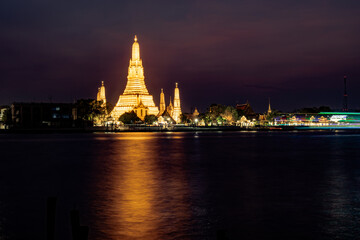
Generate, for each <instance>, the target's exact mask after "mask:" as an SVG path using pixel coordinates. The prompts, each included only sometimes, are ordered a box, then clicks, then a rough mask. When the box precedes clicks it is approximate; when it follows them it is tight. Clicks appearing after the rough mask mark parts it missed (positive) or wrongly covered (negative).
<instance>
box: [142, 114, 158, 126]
mask: <svg viewBox="0 0 360 240" xmlns="http://www.w3.org/2000/svg"><path fill="white" fill-rule="evenodd" d="M144 121H145V123H147V124H153V123H154V122H156V121H157V117H156V116H155V115H146V116H145V119H144Z"/></svg>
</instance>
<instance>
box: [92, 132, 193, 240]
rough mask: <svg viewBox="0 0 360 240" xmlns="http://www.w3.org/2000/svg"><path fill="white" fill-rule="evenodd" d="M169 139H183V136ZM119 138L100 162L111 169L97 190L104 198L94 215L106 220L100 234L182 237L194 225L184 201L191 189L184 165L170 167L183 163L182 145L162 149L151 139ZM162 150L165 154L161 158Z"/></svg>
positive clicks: (114, 236) (139, 137) (138, 137)
mask: <svg viewBox="0 0 360 240" xmlns="http://www.w3.org/2000/svg"><path fill="white" fill-rule="evenodd" d="M155 136H156V135H155ZM168 137H169V136H166V138H168ZM97 138H98V139H99V140H100V139H101V140H107V139H106V137H105V138H104V137H101V138H99V137H97ZM171 138H173V139H182V135H174V136H171ZM116 139H117V140H118V141H115V142H111V143H109V144H108V146H107V147H108V148H109V149H110V152H111V155H110V156H106V157H100V158H101V159H102V160H103V161H106V162H107V163H108V164H109V169H108V171H109V172H108V173H107V176H106V177H105V178H104V180H103V181H100V182H98V183H97V184H96V188H97V189H95V191H99V192H100V193H99V194H100V195H102V194H104V195H105V196H106V197H103V198H101V199H96V201H95V202H94V206H93V207H94V208H95V209H96V212H97V213H100V214H101V215H102V216H99V219H101V222H102V224H99V225H100V226H101V229H97V230H99V231H100V232H103V233H104V237H105V236H106V237H109V236H111V237H113V238H114V239H116V238H121V239H150V240H151V239H163V237H164V236H166V235H169V234H170V235H171V234H173V236H172V237H175V236H176V237H181V234H179V229H184V228H186V225H187V224H188V223H189V222H190V220H191V219H190V217H191V216H190V206H189V202H188V201H187V199H186V196H188V195H189V188H188V186H187V179H186V178H185V175H184V174H185V172H183V171H182V170H181V167H182V166H181V165H175V166H172V165H173V162H174V163H176V164H179V162H181V161H183V158H184V156H183V154H182V152H181V151H177V150H178V146H169V148H168V149H167V150H165V149H163V148H161V146H158V145H157V144H156V143H154V141H155V142H156V138H155V137H154V136H152V135H151V134H146V135H145V136H144V135H143V134H141V133H138V134H132V135H130V136H116ZM178 144H181V143H178ZM164 150H165V151H166V152H165V153H166V155H164V153H161V151H164ZM164 157H166V158H164ZM164 164H165V165H166V164H169V166H167V167H164V166H163V165H164Z"/></svg>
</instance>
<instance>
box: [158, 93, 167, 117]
mask: <svg viewBox="0 0 360 240" xmlns="http://www.w3.org/2000/svg"><path fill="white" fill-rule="evenodd" d="M165 110H166V105H165V94H164V91H163V89H161V93H160V112H159V114H160V115H161V114H163V113H164V112H165Z"/></svg>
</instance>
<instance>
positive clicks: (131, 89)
mask: <svg viewBox="0 0 360 240" xmlns="http://www.w3.org/2000/svg"><path fill="white" fill-rule="evenodd" d="M127 79H128V81H127V84H126V88H125V91H124V93H123V94H122V95H120V97H119V100H118V102H117V104H116V106H115V107H114V109H113V111H112V112H111V114H110V115H111V117H113V118H115V119H116V120H117V119H119V117H120V116H121V115H122V114H124V113H125V112H130V111H135V113H136V114H137V115H138V117H139V118H141V119H144V118H145V116H146V115H151V114H153V115H155V116H156V115H158V113H159V109H158V107H156V106H155V103H154V100H153V96H152V95H150V94H149V92H148V90H147V88H146V85H145V77H144V68H143V65H142V60H141V59H140V46H139V43H138V41H137V37H136V36H135V39H134V43H133V45H132V56H131V59H130V64H129V70H128V76H127Z"/></svg>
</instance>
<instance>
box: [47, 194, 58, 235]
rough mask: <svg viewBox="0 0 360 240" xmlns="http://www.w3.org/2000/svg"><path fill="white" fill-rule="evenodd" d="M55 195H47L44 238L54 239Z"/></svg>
mask: <svg viewBox="0 0 360 240" xmlns="http://www.w3.org/2000/svg"><path fill="white" fill-rule="evenodd" d="M55 216H56V197H48V199H47V211H46V239H47V240H54V239H55Z"/></svg>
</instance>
